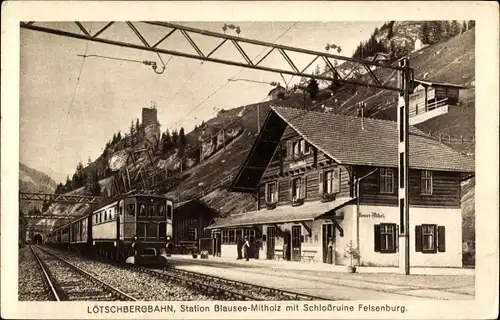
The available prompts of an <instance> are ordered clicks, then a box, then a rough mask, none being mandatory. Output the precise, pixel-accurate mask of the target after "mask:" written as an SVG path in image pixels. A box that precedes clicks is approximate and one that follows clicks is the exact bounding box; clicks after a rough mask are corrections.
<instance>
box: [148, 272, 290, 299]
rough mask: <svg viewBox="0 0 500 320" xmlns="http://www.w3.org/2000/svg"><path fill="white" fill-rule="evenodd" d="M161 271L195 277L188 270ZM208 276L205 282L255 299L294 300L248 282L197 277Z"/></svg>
mask: <svg viewBox="0 0 500 320" xmlns="http://www.w3.org/2000/svg"><path fill="white" fill-rule="evenodd" d="M158 271H159V272H161V273H164V274H168V275H172V276H176V277H182V278H185V279H196V278H195V276H196V275H191V274H190V273H188V272H184V271H181V270H175V269H174V270H161V271H160V270H158ZM205 277H206V278H208V280H206V281H205V282H208V281H210V284H211V285H216V286H217V287H219V288H222V289H227V290H231V291H233V292H237V293H242V294H245V295H248V296H251V297H254V298H255V299H256V300H268V301H270V300H272V301H284V300H295V299H293V298H292V297H290V296H286V295H277V294H276V293H271V292H268V291H267V290H266V291H260V290H259V289H258V288H255V287H252V286H251V285H248V284H238V283H231V282H227V281H224V280H222V279H217V278H210V277H208V276H206V275H203V274H200V275H199V278H198V279H197V280H198V281H200V282H203V281H204V280H203V278H205Z"/></svg>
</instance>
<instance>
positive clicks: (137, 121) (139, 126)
mask: <svg viewBox="0 0 500 320" xmlns="http://www.w3.org/2000/svg"><path fill="white" fill-rule="evenodd" d="M135 131H136V132H137V133H140V132H142V130H141V124H140V123H139V118H137V119H136V121H135Z"/></svg>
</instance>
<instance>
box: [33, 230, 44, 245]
mask: <svg viewBox="0 0 500 320" xmlns="http://www.w3.org/2000/svg"><path fill="white" fill-rule="evenodd" d="M33 243H35V244H42V243H43V236H42V235H41V234H39V233H36V234H35V235H34V236H33Z"/></svg>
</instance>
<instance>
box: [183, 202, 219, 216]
mask: <svg viewBox="0 0 500 320" xmlns="http://www.w3.org/2000/svg"><path fill="white" fill-rule="evenodd" d="M184 208H186V209H187V210H188V211H193V212H190V214H191V213H192V214H200V212H199V211H200V208H205V209H206V211H208V212H210V213H211V215H212V216H214V217H222V216H223V214H221V213H220V212H219V211H217V210H215V209H214V208H212V207H210V206H209V205H207V204H206V203H205V202H203V201H201V200H200V199H196V198H194V199H190V200H187V201H183V202H179V203H176V204H174V212H175V211H180V210H183V209H184ZM189 209H191V210H189ZM190 214H189V215H190Z"/></svg>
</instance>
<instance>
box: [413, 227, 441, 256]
mask: <svg viewBox="0 0 500 320" xmlns="http://www.w3.org/2000/svg"><path fill="white" fill-rule="evenodd" d="M415 251H416V252H422V253H436V252H446V233H445V227H444V226H437V225H435V224H423V225H417V226H415Z"/></svg>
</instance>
